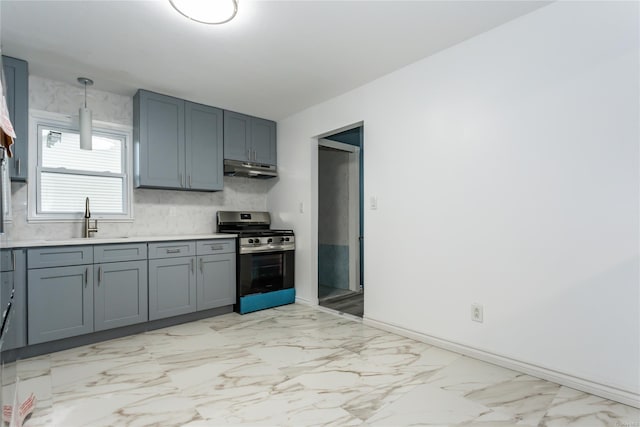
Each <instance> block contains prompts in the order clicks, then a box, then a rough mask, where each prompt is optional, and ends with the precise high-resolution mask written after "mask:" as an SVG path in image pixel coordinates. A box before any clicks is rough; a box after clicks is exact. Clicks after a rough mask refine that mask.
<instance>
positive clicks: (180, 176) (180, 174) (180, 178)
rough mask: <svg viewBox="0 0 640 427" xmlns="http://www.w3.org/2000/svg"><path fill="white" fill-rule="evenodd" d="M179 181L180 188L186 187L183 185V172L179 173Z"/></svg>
mask: <svg viewBox="0 0 640 427" xmlns="http://www.w3.org/2000/svg"><path fill="white" fill-rule="evenodd" d="M178 180H179V181H180V187H184V185H182V172H178Z"/></svg>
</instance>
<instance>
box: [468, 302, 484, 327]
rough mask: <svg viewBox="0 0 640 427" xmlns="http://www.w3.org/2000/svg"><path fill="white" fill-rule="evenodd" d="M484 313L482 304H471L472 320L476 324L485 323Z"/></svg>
mask: <svg viewBox="0 0 640 427" xmlns="http://www.w3.org/2000/svg"><path fill="white" fill-rule="evenodd" d="M483 318H484V313H483V309H482V304H471V320H473V321H474V322H480V323H482V322H483Z"/></svg>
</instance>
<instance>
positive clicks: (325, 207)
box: [318, 126, 364, 317]
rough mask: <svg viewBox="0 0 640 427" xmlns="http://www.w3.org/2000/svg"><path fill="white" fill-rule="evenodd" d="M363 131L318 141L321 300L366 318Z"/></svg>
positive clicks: (356, 130) (332, 306)
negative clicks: (363, 254)
mask: <svg viewBox="0 0 640 427" xmlns="http://www.w3.org/2000/svg"><path fill="white" fill-rule="evenodd" d="M362 143H363V131H362V126H360V127H357V128H354V129H350V130H347V131H344V132H340V133H337V134H334V135H330V136H327V137H325V138H323V139H320V140H319V141H318V301H319V304H320V305H321V306H323V307H327V308H330V309H333V310H337V311H340V312H344V313H349V314H351V315H354V316H359V317H362V316H363V314H364V281H363V256H362V246H363V245H362V243H363V239H362V236H363V234H362V230H363V227H362V209H363V199H362V145H363V144H362Z"/></svg>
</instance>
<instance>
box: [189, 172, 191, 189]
mask: <svg viewBox="0 0 640 427" xmlns="http://www.w3.org/2000/svg"><path fill="white" fill-rule="evenodd" d="M189 188H191V174H189Z"/></svg>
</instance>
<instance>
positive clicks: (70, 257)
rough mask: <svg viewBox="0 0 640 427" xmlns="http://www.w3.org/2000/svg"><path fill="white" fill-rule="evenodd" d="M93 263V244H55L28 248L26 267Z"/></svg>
mask: <svg viewBox="0 0 640 427" xmlns="http://www.w3.org/2000/svg"><path fill="white" fill-rule="evenodd" d="M92 263H93V246H56V247H51V248H38V249H29V250H28V252H27V268H45V267H64V266H67V265H83V264H92Z"/></svg>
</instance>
